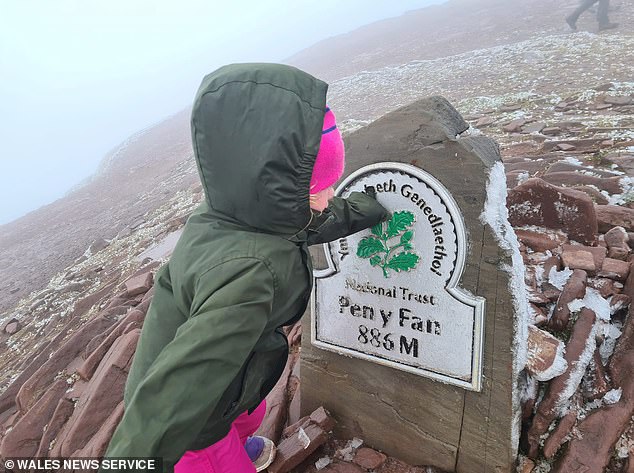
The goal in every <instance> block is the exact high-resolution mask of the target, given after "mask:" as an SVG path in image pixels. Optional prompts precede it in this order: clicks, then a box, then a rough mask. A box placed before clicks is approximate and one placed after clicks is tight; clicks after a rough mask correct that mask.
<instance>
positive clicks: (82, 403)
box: [52, 330, 140, 457]
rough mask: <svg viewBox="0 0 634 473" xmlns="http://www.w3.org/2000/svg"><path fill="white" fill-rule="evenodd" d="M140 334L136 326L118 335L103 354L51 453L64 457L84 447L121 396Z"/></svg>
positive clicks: (119, 400) (121, 398)
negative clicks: (132, 330)
mask: <svg viewBox="0 0 634 473" xmlns="http://www.w3.org/2000/svg"><path fill="white" fill-rule="evenodd" d="M139 335H140V330H136V331H134V332H130V333H128V334H126V335H123V336H121V337H119V339H117V341H116V342H115V343H114V344H113V345H112V347H111V348H110V350H109V351H108V353H107V354H106V356H104V358H103V361H102V362H101V364H100V365H99V368H98V369H97V371H96V372H95V374H94V376H93V378H92V379H91V381H90V384H89V385H88V387H87V389H86V390H85V391H84V392H83V393H82V395H81V396H80V398H79V401H78V402H77V405H76V407H75V411H74V412H73V415H72V416H71V418H70V419H69V420H68V423H67V425H66V426H65V428H64V429H63V432H61V435H60V438H58V443H57V444H56V445H55V448H54V449H53V451H52V456H56V455H58V456H63V457H67V456H70V455H72V454H73V453H74V452H75V451H76V450H79V449H82V448H84V447H85V445H86V443H87V442H88V441H89V440H90V438H91V437H92V436H93V435H95V434H96V433H97V431H98V430H99V428H100V427H101V426H102V424H103V423H104V422H105V421H106V420H107V419H108V417H109V416H110V415H111V414H112V412H113V411H114V409H115V408H116V406H117V405H118V404H119V403H120V402H121V401H122V400H123V389H124V387H125V382H126V379H127V375H128V369H129V366H130V364H131V361H132V356H133V355H134V351H135V349H136V344H137V342H138V339H139Z"/></svg>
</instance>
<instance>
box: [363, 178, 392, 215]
mask: <svg viewBox="0 0 634 473" xmlns="http://www.w3.org/2000/svg"><path fill="white" fill-rule="evenodd" d="M363 193H364V194H365V195H367V196H368V197H372V198H373V199H374V200H376V189H375V188H374V186H365V188H364V189H363ZM385 214H386V215H385V218H384V219H383V220H382V221H383V222H387V221H388V220H390V219H391V218H392V212H390V211H389V210H387V209H385Z"/></svg>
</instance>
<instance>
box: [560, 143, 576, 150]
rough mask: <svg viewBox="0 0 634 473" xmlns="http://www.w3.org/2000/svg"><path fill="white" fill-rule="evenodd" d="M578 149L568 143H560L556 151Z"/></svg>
mask: <svg viewBox="0 0 634 473" xmlns="http://www.w3.org/2000/svg"><path fill="white" fill-rule="evenodd" d="M576 149H577V147H576V146H575V145H570V144H567V143H559V144H558V145H557V146H555V150H557V151H574V150H576Z"/></svg>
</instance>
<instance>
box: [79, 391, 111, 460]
mask: <svg viewBox="0 0 634 473" xmlns="http://www.w3.org/2000/svg"><path fill="white" fill-rule="evenodd" d="M122 417H123V401H121V402H120V403H119V404H118V405H117V407H115V409H114V411H113V412H112V414H110V417H108V419H107V420H106V421H105V422H104V423H103V424H102V425H101V426H100V427H99V430H98V431H97V433H96V434H95V435H93V436H92V438H91V439H90V441H89V442H88V443H87V444H86V446H85V447H84V448H83V449H81V450H80V451H79V452H75V453H74V454H73V457H84V458H98V457H102V456H103V455H104V454H105V453H106V450H107V449H108V444H109V443H110V439H111V438H112V434H114V431H115V429H116V428H117V426H118V425H119V422H121V418H122Z"/></svg>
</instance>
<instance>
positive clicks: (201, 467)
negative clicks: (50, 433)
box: [106, 64, 387, 473]
mask: <svg viewBox="0 0 634 473" xmlns="http://www.w3.org/2000/svg"><path fill="white" fill-rule="evenodd" d="M326 90H327V85H326V84H325V83H324V82H322V81H320V80H317V79H315V78H314V77H312V76H310V75H309V74H306V73H304V72H302V71H300V70H298V69H295V68H293V67H289V66H283V65H278V64H237V65H230V66H225V67H222V68H220V69H218V70H217V71H215V72H213V73H211V74H210V75H208V76H207V77H205V79H204V80H203V82H202V84H201V86H200V89H199V91H198V94H197V95H196V99H195V102H194V107H193V111H192V119H191V124H192V139H193V145H194V153H195V157H196V161H197V164H198V172H199V174H200V178H201V181H202V184H203V188H204V191H205V202H204V203H203V204H201V205H200V207H199V208H198V209H197V210H196V211H195V212H194V213H193V214H192V216H191V217H190V218H189V220H188V221H187V224H186V226H185V229H184V231H183V234H182V236H181V238H180V240H179V241H178V244H177V245H176V248H175V249H174V252H173V254H172V257H171V259H170V260H169V262H168V263H167V264H166V265H165V266H163V267H162V268H161V270H160V271H159V272H158V273H157V277H156V283H155V294H154V297H153V300H152V304H151V306H150V308H149V310H148V314H147V317H146V319H145V323H144V325H143V331H142V334H141V338H140V340H139V344H138V346H137V350H136V354H135V357H134V362H133V364H132V367H131V369H130V373H129V376H128V381H127V384H126V389H125V398H124V400H125V414H124V416H123V418H122V420H121V422H120V424H119V426H118V427H117V429H116V431H115V432H114V435H113V437H112V440H111V442H110V445H109V447H108V451H107V452H106V456H107V457H162V458H163V462H164V464H163V468H164V471H170V472H171V471H174V467H176V472H177V473H189V472H193V471H196V472H210V473H211V472H213V473H247V472H249V473H250V472H253V471H255V467H254V466H253V465H252V463H251V459H250V457H249V453H251V456H252V457H255V458H253V460H255V461H258V462H259V465H258V467H259V468H260V469H263V468H264V466H262V465H263V464H264V463H267V462H268V461H270V460H271V459H272V454H271V450H272V448H271V445H270V444H268V443H267V442H266V441H264V442H265V443H266V445H262V439H258V438H257V437H256V438H255V440H254V441H250V442H249V444H247V446H246V447H247V448H246V449H245V447H244V445H245V442H246V441H247V438H248V436H249V435H252V434H253V432H254V431H255V430H256V429H257V428H258V426H259V425H260V422H261V421H262V418H263V416H264V412H265V409H266V407H265V404H264V401H263V400H264V398H265V397H266V395H267V394H268V393H269V391H270V390H271V389H272V388H273V386H274V385H275V383H276V382H277V380H278V378H279V377H280V375H281V373H282V371H283V369H284V366H285V363H286V359H287V355H288V345H287V340H286V337H285V336H284V332H283V331H282V329H281V327H283V326H285V325H290V324H293V323H295V322H296V321H297V320H299V318H300V317H301V316H302V314H303V313H304V311H305V309H306V305H307V303H308V300H309V297H310V292H311V288H312V267H311V259H310V255H309V253H308V245H312V244H317V243H323V242H327V241H332V240H335V239H338V238H341V237H343V236H346V235H349V234H352V233H355V232H358V231H360V230H363V229H365V228H367V227H370V226H372V225H374V224H376V223H378V222H379V221H381V220H383V219H385V217H386V216H387V211H386V210H385V209H384V208H383V207H382V206H381V205H380V204H378V203H377V202H376V200H374V199H373V198H372V197H370V196H368V195H366V194H363V193H359V192H353V193H351V195H350V197H349V198H348V199H341V198H338V197H334V198H333V190H332V185H333V184H334V183H335V182H336V181H337V180H338V179H339V178H340V177H341V175H342V173H343V165H344V152H343V142H342V141H341V135H340V133H339V130H338V129H337V127H336V123H335V118H334V115H333V113H332V111H330V110H329V109H327V107H326ZM320 142H321V145H320ZM258 444H259V445H258ZM262 447H263V448H262ZM262 455H264V457H261V456H262ZM258 457H259V458H258ZM179 460H180V461H179Z"/></svg>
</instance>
